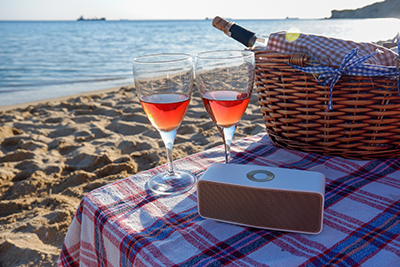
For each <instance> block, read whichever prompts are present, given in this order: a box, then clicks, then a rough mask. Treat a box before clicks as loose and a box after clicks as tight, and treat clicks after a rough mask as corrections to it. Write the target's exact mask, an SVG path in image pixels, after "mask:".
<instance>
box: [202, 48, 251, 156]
mask: <svg viewBox="0 0 400 267" xmlns="http://www.w3.org/2000/svg"><path fill="white" fill-rule="evenodd" d="M254 69H255V60H254V53H253V52H251V51H247V50H226V51H210V52H203V53H200V54H198V55H197V56H196V60H195V74H196V85H197V87H198V89H199V91H200V95H201V98H202V100H203V104H204V107H205V109H206V111H207V113H208V114H209V116H210V117H211V119H212V120H213V121H214V123H215V124H216V126H217V128H218V130H219V131H220V133H221V135H222V138H223V141H224V145H225V163H230V148H231V142H232V139H233V135H234V133H235V130H236V127H237V125H238V123H239V121H240V120H241V118H242V116H243V114H244V113H245V111H246V108H247V106H248V104H249V102H250V97H251V94H252V91H253V85H254Z"/></svg>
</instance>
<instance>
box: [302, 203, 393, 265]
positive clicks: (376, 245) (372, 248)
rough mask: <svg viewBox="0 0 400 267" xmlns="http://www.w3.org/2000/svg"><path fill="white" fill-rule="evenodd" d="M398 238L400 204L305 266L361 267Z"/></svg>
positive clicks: (391, 207)
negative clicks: (360, 266)
mask: <svg viewBox="0 0 400 267" xmlns="http://www.w3.org/2000/svg"><path fill="white" fill-rule="evenodd" d="M399 235H400V202H396V203H394V204H393V205H391V206H390V207H389V208H388V209H387V210H385V211H384V212H383V213H381V214H379V215H378V216H377V217H375V218H374V219H373V220H371V221H370V222H368V223H366V224H364V225H363V226H361V227H360V228H359V229H357V230H356V231H354V232H353V233H351V234H350V235H349V236H348V237H347V238H346V239H344V240H343V241H341V242H339V243H338V244H336V246H334V247H332V248H331V249H329V250H328V251H324V252H322V253H321V254H320V255H318V256H316V257H314V258H312V259H310V260H309V261H308V262H307V263H306V265H305V266H325V265H329V266H359V265H360V263H362V262H365V261H366V260H367V259H368V258H371V257H372V256H373V255H375V254H376V253H377V252H379V250H381V249H382V248H383V247H385V246H386V245H387V244H388V243H389V241H390V240H392V239H394V238H396V237H398V236H399Z"/></svg>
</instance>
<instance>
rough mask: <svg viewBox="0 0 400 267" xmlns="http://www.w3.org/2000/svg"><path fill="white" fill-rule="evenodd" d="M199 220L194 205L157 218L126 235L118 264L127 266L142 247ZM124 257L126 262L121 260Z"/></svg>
mask: <svg viewBox="0 0 400 267" xmlns="http://www.w3.org/2000/svg"><path fill="white" fill-rule="evenodd" d="M201 220H204V219H203V218H201V217H200V215H199V214H198V212H197V206H195V207H192V208H191V209H189V210H187V211H184V212H180V213H177V214H175V215H174V216H173V217H169V218H165V219H163V220H157V221H155V222H154V224H153V225H151V226H150V227H148V228H145V229H143V230H141V231H137V232H132V233H130V234H128V235H126V236H125V238H124V239H123V240H122V242H121V247H120V251H121V262H120V265H121V266H129V263H133V262H134V260H135V257H136V254H137V253H139V252H140V250H141V249H142V248H143V247H145V246H147V245H149V244H151V243H153V242H157V241H160V240H164V239H166V238H168V237H169V236H170V235H171V234H172V233H174V232H175V231H176V230H177V229H184V228H185V227H187V226H188V224H192V223H194V222H197V221H201ZM127 255H129V256H128V258H126V256H127ZM125 258H126V259H127V260H128V262H125V261H123V259H125Z"/></svg>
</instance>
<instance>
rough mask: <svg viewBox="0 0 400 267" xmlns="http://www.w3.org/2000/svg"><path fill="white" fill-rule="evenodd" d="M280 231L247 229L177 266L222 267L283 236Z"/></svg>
mask: <svg viewBox="0 0 400 267" xmlns="http://www.w3.org/2000/svg"><path fill="white" fill-rule="evenodd" d="M282 235H283V233H282V232H279V231H266V230H259V229H255V228H247V229H246V230H244V231H242V232H240V233H239V234H237V235H235V236H232V237H231V238H229V239H227V240H225V241H224V242H220V243H218V244H215V245H214V246H212V247H210V248H208V249H207V250H205V251H203V252H202V253H199V254H198V255H196V256H194V257H192V258H191V259H189V260H187V261H186V262H182V263H179V264H178V265H177V266H222V265H225V264H227V263H230V262H233V261H235V260H238V259H241V258H244V257H246V256H247V255H249V254H250V253H251V252H253V251H255V250H258V249H260V247H262V246H263V245H265V244H267V243H269V242H270V241H272V240H274V239H275V238H277V237H279V236H282Z"/></svg>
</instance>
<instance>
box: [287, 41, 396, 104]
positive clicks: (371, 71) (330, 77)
mask: <svg viewBox="0 0 400 267" xmlns="http://www.w3.org/2000/svg"><path fill="white" fill-rule="evenodd" d="M397 44H398V46H400V42H399V39H398V42H397ZM357 52H358V48H355V49H353V50H352V51H351V52H350V53H349V54H347V55H346V56H345V57H344V59H343V61H342V63H341V65H340V67H339V68H338V69H334V68H331V67H328V66H306V67H300V66H297V65H294V64H290V63H288V64H289V65H290V66H292V67H293V68H295V69H297V70H300V71H302V72H305V73H311V74H317V75H318V82H319V83H320V84H321V85H324V86H327V85H330V88H329V89H330V96H329V103H328V110H332V109H333V103H332V102H333V101H332V95H333V88H334V86H335V84H336V83H337V81H338V80H339V79H340V77H341V76H342V74H346V75H354V76H386V77H399V74H400V72H399V70H398V69H397V67H395V66H393V67H392V66H380V65H372V64H366V63H363V62H364V61H365V60H367V59H368V58H370V57H372V56H373V55H375V54H376V53H381V51H380V50H376V51H375V52H374V53H372V54H370V55H367V56H363V57H361V58H357ZM398 90H399V94H400V83H399V82H398Z"/></svg>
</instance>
